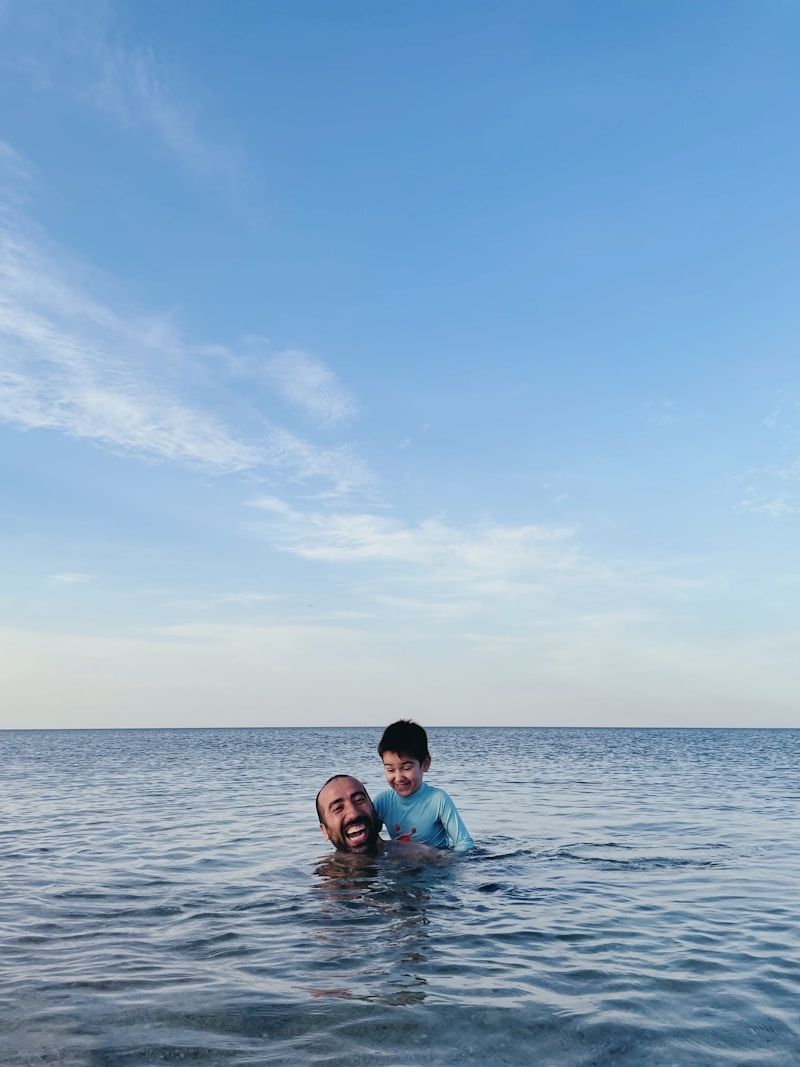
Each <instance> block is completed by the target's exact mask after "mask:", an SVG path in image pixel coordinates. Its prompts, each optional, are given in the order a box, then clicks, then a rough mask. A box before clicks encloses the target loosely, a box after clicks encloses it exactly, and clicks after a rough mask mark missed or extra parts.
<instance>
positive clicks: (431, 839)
mask: <svg viewBox="0 0 800 1067" xmlns="http://www.w3.org/2000/svg"><path fill="white" fill-rule="evenodd" d="M373 803H374V805H375V811H377V813H378V818H380V819H381V820H382V821H383V824H384V826H385V827H386V829H387V830H388V831H389V837H391V838H392V839H395V840H400V841H416V842H417V843H418V844H421V845H433V846H434V847H435V848H448V846H452V848H454V849H455V851H456V852H466V851H467V849H470V848H472V846H473V844H474V842H473V840H472V838H471V837H470V836H469V831H468V830H467V828H466V826H465V825H464V823H463V822H462V821H461V816H460V815H459V814H458V811H457V810H456V806H455V804H454V803H453V801H452V800H451V799H450V797H449V796H448V795H447V793H445V791H444V789H437V788H436V787H435V786H432V785H427V784H426V783H425V782H423V783H422V785H421V786H420V787H419V789H418V790H417V791H416V793H412V794H411V796H410V797H401V796H398V795H397V793H395V791H394V789H384V790H383V792H382V793H378V795H377V796H376V797H375V800H374V801H373Z"/></svg>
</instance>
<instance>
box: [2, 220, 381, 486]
mask: <svg viewBox="0 0 800 1067" xmlns="http://www.w3.org/2000/svg"><path fill="white" fill-rule="evenodd" d="M27 229H30V228H29V227H28V228H27ZM54 257H55V250H51V249H47V246H46V242H45V241H44V239H43V238H42V236H41V235H40V234H38V233H34V234H33V235H32V236H31V235H29V234H28V233H27V232H26V228H25V227H24V225H23V223H22V220H14V219H12V217H11V216H10V215H9V214H8V213H6V215H5V216H0V293H2V295H1V296H0V338H2V341H3V344H2V349H0V421H4V422H7V423H10V424H12V425H15V426H17V427H19V428H21V429H23V430H35V429H48V430H56V431H60V432H62V433H65V434H67V435H68V436H70V437H75V438H83V439H90V440H94V441H96V442H98V443H101V444H103V445H105V446H106V447H109V448H111V449H113V450H115V451H119V452H122V453H130V454H134V455H137V456H140V457H143V458H148V459H150V460H157V461H169V462H174V463H179V464H183V465H186V466H189V467H195V468H198V469H202V470H206V471H208V472H211V473H217V474H228V473H235V472H241V471H246V470H252V469H255V468H258V467H262V466H267V467H272V468H275V469H277V470H279V471H281V472H282V473H283V474H284V475H286V476H287V477H289V478H291V479H294V480H297V481H307V480H315V481H320V482H322V483H324V484H325V485H327V486H329V487H330V488H329V490H328V491H329V492H333V493H335V494H338V495H341V494H345V493H348V492H350V491H352V490H354V489H358V488H361V487H363V486H365V485H366V484H368V483H369V482H370V481H371V475H370V472H369V470H368V469H367V467H366V465H365V464H364V463H363V462H361V461H360V460H359V459H358V457H357V456H355V455H354V454H353V452H352V449H351V448H350V447H349V446H346V445H342V446H338V447H333V448H325V447H318V446H316V445H314V444H313V443H311V442H308V441H305V440H303V439H302V438H299V437H297V436H296V435H294V434H293V433H291V432H290V431H288V430H286V429H284V428H282V427H275V426H267V427H266V428H264V429H263V432H262V434H261V437H260V439H259V440H256V441H247V440H242V439H241V438H239V437H237V436H235V435H233V434H231V433H229V432H228V430H227V429H226V427H225V426H224V425H223V424H222V423H221V422H220V420H219V418H218V417H216V416H215V415H214V414H212V413H211V412H209V411H206V410H203V409H201V408H199V407H197V406H196V405H195V404H192V403H187V402H186V401H184V400H183V399H182V398H180V397H179V396H176V395H175V392H174V389H175V386H176V385H177V384H179V383H180V382H181V381H182V379H184V378H187V377H194V376H196V369H197V368H198V367H199V365H200V364H202V363H203V362H204V361H206V362H208V356H207V353H208V352H214V353H216V352H217V348H215V347H214V346H205V347H200V346H198V347H192V346H189V345H186V344H184V343H183V342H182V341H181V338H180V336H179V335H178V333H177V331H175V330H174V329H173V328H172V326H171V324H170V323H169V321H168V320H165V319H164V318H163V317H162V318H157V317H150V318H145V317H142V316H136V315H131V314H121V313H118V312H116V311H114V310H112V309H111V308H109V307H107V306H106V305H104V304H102V303H100V302H98V301H96V300H94V299H93V298H92V297H91V296H90V295H88V294H87V293H86V292H85V291H84V290H83V289H82V288H81V287H80V285H79V284H75V283H70V282H68V281H67V280H66V276H67V273H68V272H69V274H70V276H72V277H74V278H78V279H79V280H80V279H81V278H85V279H87V280H88V278H89V272H88V271H86V270H85V269H84V268H82V267H81V265H79V264H72V263H70V264H69V265H65V266H63V267H62V266H59V265H58V264H57V263H56V261H55V258H54ZM213 362H214V367H213V370H215V371H216V372H217V374H218V373H219V370H220V362H219V359H217V358H216V357H215V358H214V360H213ZM190 370H191V372H192V373H188V372H189V371H190ZM201 376H202V375H201ZM168 377H169V381H167V379H168ZM212 384H213V387H214V388H213V391H214V392H217V391H218V386H219V384H220V383H219V381H218V380H215V381H214V382H213V383H212ZM261 422H262V424H263V419H261Z"/></svg>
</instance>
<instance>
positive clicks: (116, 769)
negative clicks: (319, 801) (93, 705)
mask: <svg viewBox="0 0 800 1067" xmlns="http://www.w3.org/2000/svg"><path fill="white" fill-rule="evenodd" d="M378 737H379V730H377V729H376V730H361V729H341V730H332V729H330V730H300V729H297V730H291V729H280V730H197V731H181V730H169V731H124V730H122V731H100V732H82V731H76V732H61V731H57V732H30V733H28V732H16V731H10V732H4V733H0V790H1V791H2V794H1V795H2V821H1V822H0V890H1V892H0V1063H1V1064H3V1067H12V1065H23V1064H24V1065H32V1064H37V1065H39V1064H59V1065H66V1067H71V1065H74V1067H123V1065H124V1067H138V1065H140V1064H175V1063H181V1064H184V1063H192V1064H213V1065H217V1064H219V1065H223V1067H227V1065H231V1067H233V1065H236V1067H240V1065H241V1067H244V1065H248V1067H250V1065H261V1064H325V1065H334V1064H337V1065H338V1064H341V1065H355V1064H370V1065H378V1064H381V1065H387V1067H404V1065H411V1064H414V1065H416V1064H420V1065H422V1064H424V1065H426V1067H433V1065H439V1064H442V1065H452V1064H459V1065H461V1064H469V1063H476V1064H487V1065H490V1067H494V1065H495V1064H520V1065H525V1067H529V1065H532V1064H535V1065H542V1067H561V1065H563V1067H583V1065H585V1067H589V1065H592V1067H605V1065H608V1067H612V1065H613V1067H660V1065H663V1067H678V1065H684V1064H686V1065H689V1064H691V1065H693V1067H695V1065H716V1064H720V1065H721V1064H726V1065H727V1064H731V1065H733V1064H736V1065H743V1064H748V1065H749V1064H757V1065H759V1067H761V1065H785V1067H789V1065H792V1067H796V1065H797V1064H800V922H798V913H799V912H800V819H799V816H800V731H768V730H764V731H724V730H722V731H715V730H696V731H685V730H674V731H673V730H546V729H480V730H479V729H433V730H430V738H431V749H432V752H433V756H434V762H433V766H432V768H431V772H430V774H429V776H428V780H429V781H431V782H432V783H433V784H438V785H441V786H443V787H444V788H445V789H447V790H448V791H449V792H450V793H451V794H452V796H453V798H454V799H455V800H456V803H457V804H458V806H459V808H460V810H461V812H462V815H463V816H464V819H465V821H466V823H467V825H468V827H469V829H470V831H471V832H472V834H473V836H474V837H475V839H476V841H477V842H479V846H480V847H479V848H478V849H477V850H476V852H474V853H472V854H470V855H469V856H467V857H465V858H463V859H456V860H454V862H453V863H452V864H451V865H449V866H445V867H436V868H420V867H415V866H413V865H412V866H404V865H403V864H398V863H389V862H386V861H379V862H376V863H375V864H374V865H367V866H366V867H365V868H364V869H363V870H361V871H356V872H354V873H353V874H352V876H351V877H347V878H341V877H340V878H333V877H330V875H329V872H326V867H325V865H324V864H322V865H320V860H321V859H322V858H323V857H325V856H326V855H328V854H329V849H328V846H327V845H326V843H325V842H324V841H323V839H322V836H321V834H320V832H319V829H318V827H317V825H316V821H315V818H314V807H313V798H314V794H315V793H316V790H317V789H318V788H319V786H320V785H321V784H322V781H323V780H324V779H325V778H327V777H328V776H329V775H330V774H332V773H334V772H336V771H348V772H353V773H355V774H356V775H360V776H363V777H364V778H365V780H366V783H367V786H368V787H369V788H370V789H371V790H373V791H374V790H376V789H378V788H379V787H380V785H381V775H380V765H379V762H378V757H377V754H376V752H375V745H376V743H377V740H378Z"/></svg>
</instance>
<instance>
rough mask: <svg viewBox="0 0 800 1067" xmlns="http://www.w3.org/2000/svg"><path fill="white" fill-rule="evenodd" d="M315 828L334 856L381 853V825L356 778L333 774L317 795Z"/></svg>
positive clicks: (367, 794)
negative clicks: (338, 854)
mask: <svg viewBox="0 0 800 1067" xmlns="http://www.w3.org/2000/svg"><path fill="white" fill-rule="evenodd" d="M317 816H318V817H319V828H320V830H322V833H323V835H324V837H325V839H326V840H327V841H330V843H331V844H332V845H333V847H334V848H335V849H336V850H337V852H357V853H361V854H362V855H363V854H367V855H371V854H372V853H375V852H380V851H382V850H383V847H384V844H385V842H383V841H382V840H381V839H380V837H378V834H379V833H380V829H381V821H380V819H379V818H378V816H377V815H376V814H375V808H374V807H373V806H372V801H371V800H370V798H369V793H368V792H367V791H366V789H365V788H364V786H363V785H362V784H361V782H359V780H358V779H357V778H353V777H351V776H350V775H349V774H335V775H334V776H333V778H329V779H328V781H327V782H326V783H325V785H323V787H322V789H320V791H319V793H317Z"/></svg>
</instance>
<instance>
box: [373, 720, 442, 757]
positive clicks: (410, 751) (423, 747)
mask: <svg viewBox="0 0 800 1067" xmlns="http://www.w3.org/2000/svg"><path fill="white" fill-rule="evenodd" d="M384 752H396V753H397V754H398V756H410V757H411V758H412V759H415V760H419V762H420V763H424V762H425V760H426V759H427V758H428V757H429V756H430V752H428V735H427V734H426V733H425V731H424V730H423V728H422V727H421V726H420V725H419V723H416V722H412V721H411V719H400V720H399V721H398V722H393V723H392V724H391V725H390V726H387V727H386V729H385V730H384V731H383V737H382V738H381V739H380V743H379V744H378V755H379V756H383V754H384Z"/></svg>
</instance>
